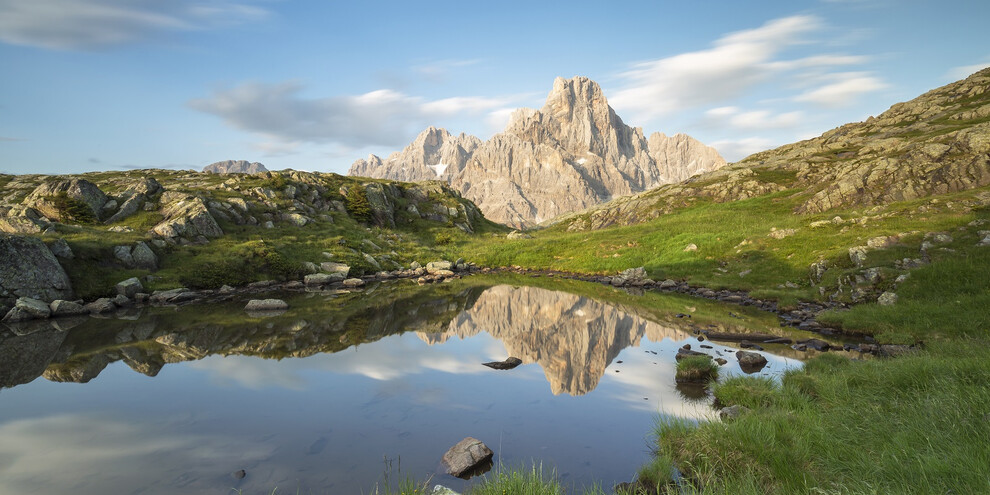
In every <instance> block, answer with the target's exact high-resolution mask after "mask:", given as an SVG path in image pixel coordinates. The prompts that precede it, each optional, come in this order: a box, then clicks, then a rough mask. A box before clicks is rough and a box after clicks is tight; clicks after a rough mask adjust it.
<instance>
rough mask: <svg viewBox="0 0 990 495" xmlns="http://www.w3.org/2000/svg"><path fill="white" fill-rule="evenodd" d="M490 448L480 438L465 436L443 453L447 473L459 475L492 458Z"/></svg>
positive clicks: (469, 472)
mask: <svg viewBox="0 0 990 495" xmlns="http://www.w3.org/2000/svg"><path fill="white" fill-rule="evenodd" d="M493 454H494V452H492V449H490V448H488V446H487V445H485V444H484V443H483V442H482V441H481V440H478V439H477V438H472V437H467V438H465V439H464V440H461V441H460V442H457V445H454V446H453V447H451V448H450V450H448V451H447V452H446V453H445V454H444V455H443V464H444V466H446V468H447V474H449V475H452V476H457V477H461V476H464V475H467V474H471V471H472V470H474V469H475V468H477V467H479V466H481V465H482V464H484V463H486V462H488V461H490V460H491V459H492V455H493Z"/></svg>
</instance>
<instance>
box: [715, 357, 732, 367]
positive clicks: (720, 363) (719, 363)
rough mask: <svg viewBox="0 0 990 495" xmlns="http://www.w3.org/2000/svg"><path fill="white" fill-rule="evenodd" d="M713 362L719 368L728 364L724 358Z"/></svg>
mask: <svg viewBox="0 0 990 495" xmlns="http://www.w3.org/2000/svg"><path fill="white" fill-rule="evenodd" d="M715 362H716V363H718V365H719V366H725V365H726V364H728V363H729V362H728V361H727V360H725V358H715Z"/></svg>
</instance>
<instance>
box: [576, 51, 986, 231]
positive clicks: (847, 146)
mask: <svg viewBox="0 0 990 495" xmlns="http://www.w3.org/2000/svg"><path fill="white" fill-rule="evenodd" d="M986 185H990V69H984V70H982V71H980V72H977V73H975V74H973V75H972V76H970V77H968V78H966V79H964V80H961V81H957V82H955V83H952V84H949V85H946V86H943V87H941V88H938V89H934V90H932V91H929V92H927V93H925V94H923V95H921V96H919V97H917V98H915V99H913V100H911V101H909V102H905V103H898V104H895V105H893V106H891V107H890V109H889V110H887V111H886V112H884V113H882V114H880V115H879V116H877V117H870V118H868V119H867V120H865V121H863V122H856V123H851V124H846V125H843V126H841V127H838V128H835V129H832V130H830V131H828V132H826V133H824V134H822V135H821V136H819V137H816V138H813V139H808V140H804V141H800V142H797V143H793V144H788V145H785V146H781V147H779V148H776V149H772V150H768V151H763V152H760V153H756V154H754V155H750V156H748V157H746V158H745V159H743V160H742V161H740V162H738V163H735V164H732V165H730V166H727V167H724V168H721V169H719V170H716V171H713V172H706V173H703V174H700V175H697V176H695V177H692V178H691V179H689V180H687V181H685V182H683V183H681V184H676V185H669V186H663V187H660V188H658V189H657V190H654V191H649V192H646V193H642V194H638V195H636V196H632V197H628V198H621V199H618V200H616V201H613V202H612V203H609V204H607V205H601V206H599V207H593V208H591V209H589V211H585V212H582V213H581V215H580V216H578V215H573V216H571V217H570V218H562V219H560V222H561V223H566V224H567V225H568V229H569V230H585V229H597V228H602V227H607V226H609V225H628V224H632V223H637V222H644V221H648V220H650V219H653V218H656V217H658V216H660V215H664V214H666V213H670V212H672V211H674V210H675V209H677V208H680V207H682V206H685V205H686V204H687V203H688V201H689V200H690V198H697V197H702V198H707V199H710V200H713V201H716V202H726V201H736V200H742V199H747V198H752V197H756V196H760V195H764V194H769V193H773V192H778V191H783V190H786V189H799V190H803V191H806V192H807V193H808V195H807V199H806V200H804V201H803V202H802V203H801V204H800V205H798V207H797V208H796V212H797V213H820V212H824V211H827V210H830V209H833V208H840V207H842V208H850V207H858V206H874V205H882V204H887V203H891V202H894V201H904V200H912V199H916V198H921V197H925V196H928V195H932V194H946V193H951V192H957V191H964V190H967V189H973V188H977V187H982V186H986Z"/></svg>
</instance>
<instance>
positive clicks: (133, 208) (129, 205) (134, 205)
mask: <svg viewBox="0 0 990 495" xmlns="http://www.w3.org/2000/svg"><path fill="white" fill-rule="evenodd" d="M159 187H160V186H159ZM145 199H147V198H146V197H145V195H144V194H133V195H131V197H129V198H127V199H126V200H125V201H124V204H122V205H120V209H119V210H117V213H114V214H113V215H112V216H111V217H110V218H108V219H107V220H106V221H105V222H103V223H105V224H107V225H109V224H112V223H117V222H119V221H121V220H124V219H125V218H127V217H129V216H131V215H133V214H135V213H137V211H138V210H139V209H141V206H142V205H143V204H144V201H145Z"/></svg>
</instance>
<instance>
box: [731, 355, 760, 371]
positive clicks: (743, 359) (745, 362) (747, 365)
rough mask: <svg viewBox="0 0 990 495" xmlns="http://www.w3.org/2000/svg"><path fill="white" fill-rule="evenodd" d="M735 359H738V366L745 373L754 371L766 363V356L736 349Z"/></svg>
mask: <svg viewBox="0 0 990 495" xmlns="http://www.w3.org/2000/svg"><path fill="white" fill-rule="evenodd" d="M736 359H738V360H739V367H740V368H742V370H743V372H745V373H756V372H757V371H760V370H762V369H763V367H764V366H766V365H767V358H765V357H763V355H762V354H758V353H755V352H749V351H738V352H736Z"/></svg>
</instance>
